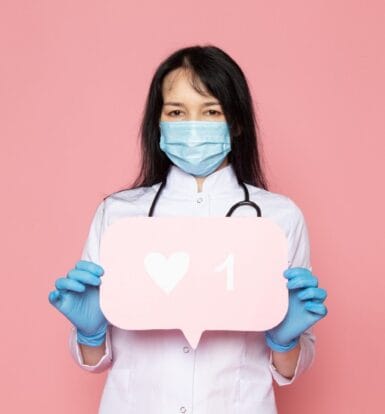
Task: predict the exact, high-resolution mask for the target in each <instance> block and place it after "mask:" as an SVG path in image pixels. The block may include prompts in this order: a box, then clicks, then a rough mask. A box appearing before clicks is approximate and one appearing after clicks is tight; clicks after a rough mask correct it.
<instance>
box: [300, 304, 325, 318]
mask: <svg viewBox="0 0 385 414" xmlns="http://www.w3.org/2000/svg"><path fill="white" fill-rule="evenodd" d="M305 309H307V310H308V311H310V312H313V313H316V314H318V315H322V316H325V315H327V313H328V310H327V308H326V306H325V305H324V304H322V303H314V302H311V301H309V302H306V303H305Z"/></svg>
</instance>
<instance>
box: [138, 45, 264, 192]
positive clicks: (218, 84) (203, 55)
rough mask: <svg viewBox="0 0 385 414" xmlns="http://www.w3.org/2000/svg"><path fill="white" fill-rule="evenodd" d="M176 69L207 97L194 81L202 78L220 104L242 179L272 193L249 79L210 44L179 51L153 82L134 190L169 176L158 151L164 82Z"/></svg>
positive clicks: (166, 160) (231, 159)
mask: <svg viewBox="0 0 385 414" xmlns="http://www.w3.org/2000/svg"><path fill="white" fill-rule="evenodd" d="M177 68H185V69H187V70H189V71H190V73H191V75H192V84H193V87H194V89H195V90H196V91H197V92H199V93H201V94H204V93H203V91H201V90H200V89H199V86H198V84H199V82H195V81H196V79H197V78H198V79H199V80H200V81H201V82H202V83H203V84H204V85H205V86H206V88H207V90H208V91H209V92H210V93H211V94H212V95H213V96H214V97H215V98H217V99H218V100H219V102H220V104H221V106H222V109H223V112H224V116H225V118H226V121H227V122H228V123H229V128H230V134H231V138H232V149H231V151H230V153H229V154H228V160H229V162H231V163H232V165H233V167H234V171H235V173H236V175H237V177H238V180H241V181H243V182H245V183H248V184H252V185H254V186H257V187H261V188H264V189H267V181H266V178H265V176H264V173H263V171H262V167H261V160H260V150H259V148H258V147H259V142H258V140H257V136H258V138H259V132H258V125H257V122H256V119H255V113H254V109H253V105H252V99H251V95H250V91H249V87H248V85H247V81H246V77H245V75H244V74H243V72H242V70H241V68H240V67H239V66H238V64H237V63H236V62H235V61H234V60H233V59H232V58H231V57H230V56H229V55H228V54H226V53H225V52H224V51H223V50H221V49H219V48H218V47H215V46H211V45H208V46H192V47H186V48H183V49H179V50H177V51H176V52H174V53H172V54H171V55H170V56H169V57H168V58H167V59H165V60H164V61H163V62H161V63H160V65H159V66H158V68H157V70H156V72H155V74H154V76H153V78H152V81H151V85H150V89H149V92H148V96H147V100H146V104H145V108H144V114H143V119H142V122H141V125H140V130H139V136H140V138H141V150H142V154H141V156H142V159H141V167H140V172H139V174H138V176H137V178H136V179H135V181H134V182H133V184H132V187H131V188H137V187H141V186H151V185H153V184H156V183H158V182H160V181H163V180H164V179H165V177H166V176H167V173H168V170H169V167H170V164H171V161H170V160H169V158H168V157H167V155H166V154H165V153H164V152H163V151H162V150H161V149H160V146H159V140H160V129H159V120H160V116H161V112H162V107H163V95H162V82H163V79H164V77H165V76H166V75H167V74H168V73H169V72H171V71H172V70H174V69H177ZM233 137H236V139H233Z"/></svg>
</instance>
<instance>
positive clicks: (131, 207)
mask: <svg viewBox="0 0 385 414" xmlns="http://www.w3.org/2000/svg"><path fill="white" fill-rule="evenodd" d="M159 185H160V183H157V184H154V185H152V186H148V187H136V188H128V189H124V190H120V191H116V192H113V193H110V194H108V195H107V196H106V197H104V199H103V200H102V201H101V203H100V205H99V208H102V209H103V214H104V222H105V225H109V224H111V223H112V222H113V221H115V220H116V219H119V218H123V217H126V216H142V215H147V213H148V209H149V207H150V205H151V202H152V200H153V198H154V195H155V193H156V190H157V189H158V187H159ZM101 206H102V207H101Z"/></svg>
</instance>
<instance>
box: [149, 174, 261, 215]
mask: <svg viewBox="0 0 385 414" xmlns="http://www.w3.org/2000/svg"><path fill="white" fill-rule="evenodd" d="M166 182H167V177H166V178H165V179H164V180H163V181H162V182H161V184H160V186H159V188H158V190H157V192H156V194H155V197H154V199H153V200H152V203H151V207H150V209H149V211H148V217H152V215H153V213H154V209H155V206H156V203H157V202H158V199H159V196H160V193H161V192H162V190H163V188H164V187H165V185H166ZM238 183H239V184H240V185H241V187H242V188H243V191H244V194H245V199H244V200H241V201H238V202H237V203H235V204H234V205H232V206H231V207H230V209H229V211H228V212H227V214H226V217H230V216H231V215H232V214H233V212H234V210H236V209H237V208H238V207H242V206H250V207H253V208H254V209H255V210H256V212H257V217H261V215H262V214H261V209H260V208H259V206H258V205H257V204H256V203H254V201H251V200H250V195H249V190H248V189H247V187H246V185H245V184H244V183H243V182H242V181H241V180H239V179H238Z"/></svg>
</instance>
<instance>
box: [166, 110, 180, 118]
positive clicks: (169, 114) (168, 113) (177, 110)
mask: <svg viewBox="0 0 385 414" xmlns="http://www.w3.org/2000/svg"><path fill="white" fill-rule="evenodd" d="M174 112H180V110H179V109H175V110H174V111H171V112H169V113H168V114H167V115H170V116H173V115H171V114H172V113H174Z"/></svg>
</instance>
